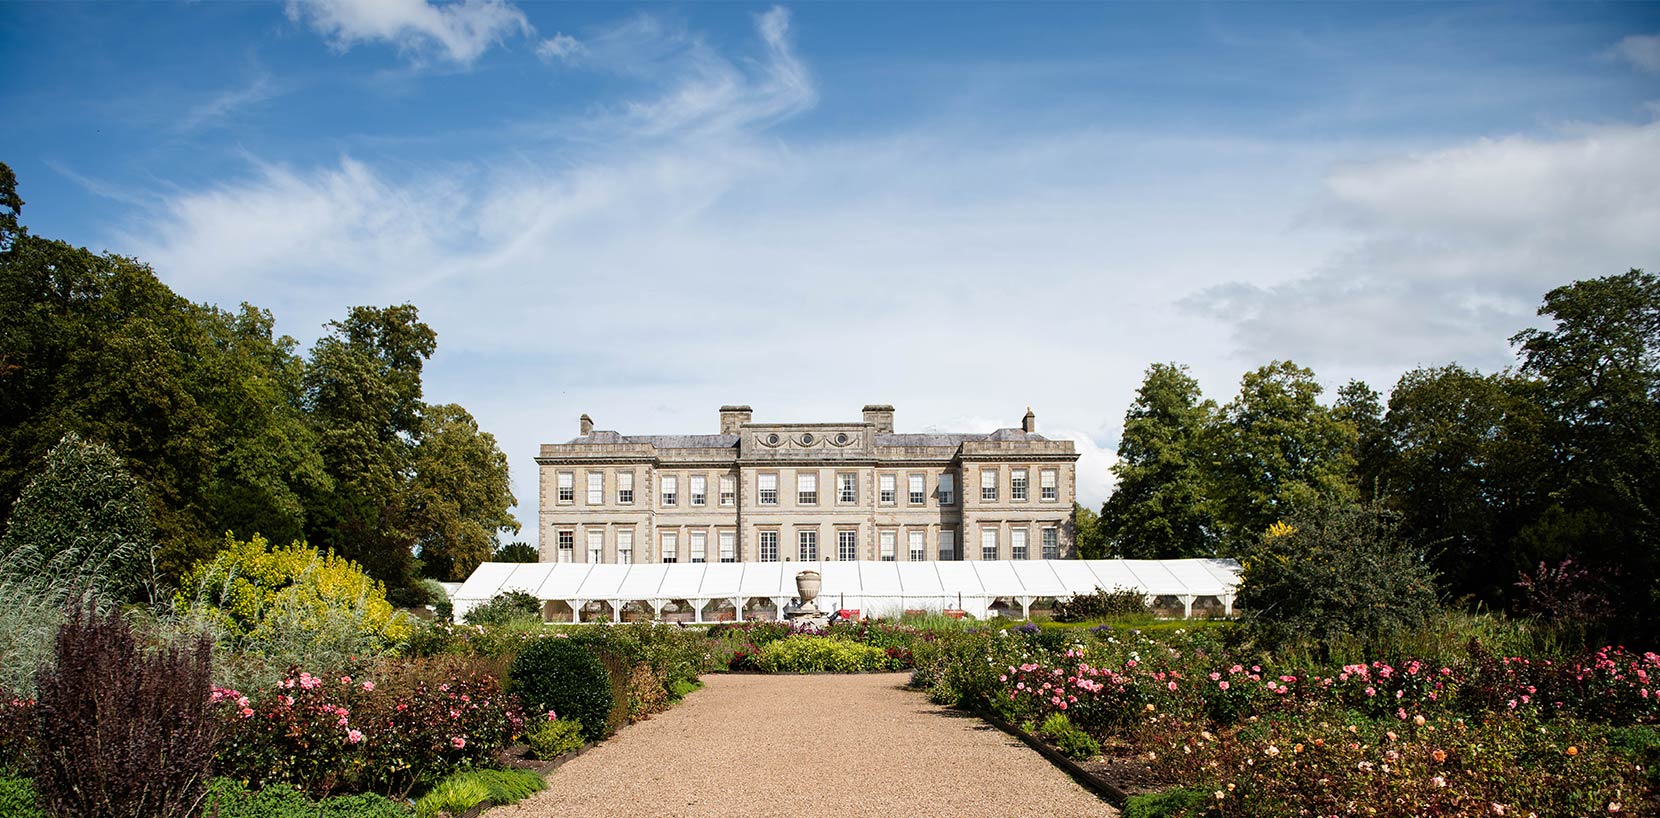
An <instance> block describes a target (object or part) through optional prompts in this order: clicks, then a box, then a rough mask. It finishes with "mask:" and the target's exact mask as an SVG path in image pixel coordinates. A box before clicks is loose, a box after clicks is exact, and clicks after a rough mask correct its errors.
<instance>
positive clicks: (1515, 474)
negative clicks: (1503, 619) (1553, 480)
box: [1378, 365, 1548, 603]
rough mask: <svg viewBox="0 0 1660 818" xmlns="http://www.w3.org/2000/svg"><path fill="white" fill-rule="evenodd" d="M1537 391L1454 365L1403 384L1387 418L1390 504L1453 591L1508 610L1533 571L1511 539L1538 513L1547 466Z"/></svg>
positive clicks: (1385, 475)
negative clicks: (1513, 589) (1523, 576)
mask: <svg viewBox="0 0 1660 818" xmlns="http://www.w3.org/2000/svg"><path fill="white" fill-rule="evenodd" d="M1531 392H1532V389H1531V384H1530V383H1529V382H1528V381H1527V380H1525V379H1523V378H1519V377H1517V376H1515V375H1514V374H1511V373H1501V374H1497V375H1482V374H1480V373H1478V372H1475V371H1472V370H1468V369H1465V368H1463V367H1460V366H1457V365H1449V366H1444V367H1436V368H1433V369H1416V370H1413V371H1411V372H1408V373H1406V374H1405V375H1402V376H1401V379H1400V381H1399V382H1398V383H1396V385H1395V389H1394V392H1393V393H1391V395H1390V398H1389V412H1388V415H1387V416H1386V417H1385V419H1384V423H1383V435H1384V439H1385V441H1386V449H1387V450H1386V453H1385V454H1384V455H1383V457H1382V458H1381V460H1382V462H1381V465H1380V467H1379V470H1378V474H1379V477H1378V479H1379V482H1380V484H1381V485H1382V486H1384V487H1385V490H1384V492H1383V496H1384V497H1385V499H1386V501H1387V502H1388V503H1389V505H1390V506H1391V507H1392V508H1394V509H1396V510H1397V511H1398V512H1399V513H1400V514H1401V515H1402V518H1403V526H1404V530H1405V532H1407V533H1408V535H1409V536H1412V537H1413V538H1414V539H1415V540H1418V541H1419V542H1422V543H1423V544H1424V545H1425V546H1426V547H1427V548H1428V550H1429V553H1430V555H1431V557H1432V559H1433V560H1434V563H1435V565H1436V567H1437V568H1438V569H1439V571H1440V573H1441V576H1442V579H1443V581H1444V582H1445V583H1446V585H1447V587H1448V589H1449V590H1450V591H1452V592H1453V593H1454V594H1456V595H1460V596H1463V595H1474V596H1476V598H1478V599H1481V600H1484V601H1487V602H1490V603H1499V602H1502V601H1503V599H1504V597H1505V592H1506V589H1507V588H1508V587H1509V585H1510V583H1511V582H1512V581H1513V580H1514V579H1515V577H1516V572H1517V571H1518V570H1519V569H1520V568H1522V567H1524V566H1525V565H1526V564H1527V559H1528V557H1527V556H1526V555H1518V554H1517V553H1516V552H1515V549H1514V537H1515V536H1516V534H1517V532H1518V531H1519V530H1520V529H1521V528H1522V527H1523V526H1524V525H1526V524H1527V521H1528V520H1529V519H1530V518H1531V516H1532V515H1533V514H1535V513H1537V511H1538V501H1539V496H1538V495H1539V492H1540V490H1541V485H1542V481H1543V480H1544V478H1545V474H1544V473H1543V472H1542V470H1543V469H1544V467H1545V466H1547V465H1548V464H1547V463H1546V462H1544V461H1543V460H1542V459H1541V455H1542V451H1541V449H1540V447H1539V445H1540V438H1539V423H1540V419H1541V418H1540V413H1539V409H1538V405H1537V404H1536V403H1535V402H1534V400H1533V397H1532V395H1531Z"/></svg>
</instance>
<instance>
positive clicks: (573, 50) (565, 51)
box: [536, 33, 587, 62]
mask: <svg viewBox="0 0 1660 818" xmlns="http://www.w3.org/2000/svg"><path fill="white" fill-rule="evenodd" d="M586 50H587V49H586V48H585V47H584V46H583V45H582V42H581V41H580V40H578V39H577V38H575V37H572V36H571V35H569V34H563V33H555V34H554V35H553V36H552V37H549V38H547V39H545V40H543V41H541V42H540V43H537V44H536V55H537V56H539V57H541V58H542V59H544V60H563V61H566V62H574V61H576V60H577V59H578V58H579V57H580V56H581V55H582V53H583V52H584V51H586Z"/></svg>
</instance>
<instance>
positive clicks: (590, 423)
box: [582, 415, 594, 437]
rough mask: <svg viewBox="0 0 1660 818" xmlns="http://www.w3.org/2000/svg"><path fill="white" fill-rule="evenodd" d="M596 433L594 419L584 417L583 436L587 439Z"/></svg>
mask: <svg viewBox="0 0 1660 818" xmlns="http://www.w3.org/2000/svg"><path fill="white" fill-rule="evenodd" d="M593 431H594V419H593V418H591V417H588V416H587V415H583V416H582V436H583V437H587V436H588V435H590V434H592V433H593Z"/></svg>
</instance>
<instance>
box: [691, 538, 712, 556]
mask: <svg viewBox="0 0 1660 818" xmlns="http://www.w3.org/2000/svg"><path fill="white" fill-rule="evenodd" d="M691 537H692V562H703V561H704V557H705V556H706V555H705V553H704V552H705V551H707V550H708V548H709V535H708V534H705V533H703V532H702V531H693V532H692V534H691Z"/></svg>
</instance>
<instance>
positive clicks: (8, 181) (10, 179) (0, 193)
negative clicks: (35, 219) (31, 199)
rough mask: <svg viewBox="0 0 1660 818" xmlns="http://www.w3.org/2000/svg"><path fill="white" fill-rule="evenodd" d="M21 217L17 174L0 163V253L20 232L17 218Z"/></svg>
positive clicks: (21, 210) (3, 163)
mask: <svg viewBox="0 0 1660 818" xmlns="http://www.w3.org/2000/svg"><path fill="white" fill-rule="evenodd" d="M22 215H23V198H22V197H20V196H18V195H17V174H15V173H12V169H11V166H10V165H7V164H6V163H5V162H0V253H3V252H5V251H6V250H8V249H10V248H11V246H12V240H13V238H14V237H16V236H17V234H18V233H19V232H20V231H22V229H23V226H22V224H20V223H19V222H18V218H19V217H20V216H22Z"/></svg>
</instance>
